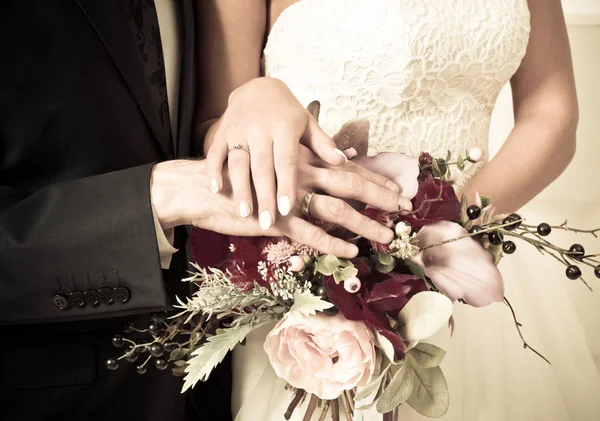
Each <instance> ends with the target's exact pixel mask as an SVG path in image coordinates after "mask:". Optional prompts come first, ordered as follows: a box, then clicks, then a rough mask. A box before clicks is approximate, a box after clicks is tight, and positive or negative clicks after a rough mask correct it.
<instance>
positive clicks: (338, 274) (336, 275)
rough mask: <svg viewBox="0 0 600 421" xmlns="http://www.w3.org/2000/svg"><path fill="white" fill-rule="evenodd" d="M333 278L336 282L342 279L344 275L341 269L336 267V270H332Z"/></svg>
mask: <svg viewBox="0 0 600 421" xmlns="http://www.w3.org/2000/svg"><path fill="white" fill-rule="evenodd" d="M333 280H334V281H335V283H336V284H339V283H340V282H343V281H344V275H343V274H342V269H340V268H337V269H336V270H334V271H333Z"/></svg>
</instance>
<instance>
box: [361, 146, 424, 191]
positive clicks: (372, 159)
mask: <svg viewBox="0 0 600 421" xmlns="http://www.w3.org/2000/svg"><path fill="white" fill-rule="evenodd" d="M352 162H354V163H355V164H357V165H360V166H361V167H363V168H366V169H367V170H369V171H373V172H376V173H378V174H381V175H383V176H384V177H387V178H389V179H390V180H392V181H393V182H394V183H396V184H397V185H398V186H399V187H400V195H401V196H402V197H403V198H406V199H408V200H412V199H413V198H414V197H415V196H416V195H417V191H418V190H419V180H418V177H419V160H418V159H417V158H413V157H410V156H408V155H404V154H400V153H394V152H382V153H379V154H377V155H373V156H359V157H357V158H354V159H353V160H352Z"/></svg>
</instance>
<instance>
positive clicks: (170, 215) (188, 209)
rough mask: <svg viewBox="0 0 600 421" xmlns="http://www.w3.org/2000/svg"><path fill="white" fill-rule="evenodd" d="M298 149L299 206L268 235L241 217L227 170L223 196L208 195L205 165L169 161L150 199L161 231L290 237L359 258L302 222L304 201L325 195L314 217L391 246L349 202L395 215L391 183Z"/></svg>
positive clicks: (157, 172) (158, 169) (313, 206)
mask: <svg viewBox="0 0 600 421" xmlns="http://www.w3.org/2000/svg"><path fill="white" fill-rule="evenodd" d="M297 148H299V152H298V162H299V167H298V171H299V177H298V186H297V190H296V191H295V192H294V193H295V194H294V196H295V197H296V201H295V202H294V204H293V206H292V207H291V209H290V212H289V214H288V215H286V216H282V217H280V218H278V219H277V221H276V222H275V223H274V224H273V225H272V226H271V227H270V228H269V229H267V230H266V231H265V230H263V229H262V228H261V227H260V225H259V222H258V218H257V217H256V216H255V215H252V216H251V217H248V218H240V217H239V214H238V212H237V201H236V200H235V199H234V195H233V190H232V186H231V184H230V182H229V180H228V177H227V169H226V168H225V169H224V170H223V178H222V180H223V184H222V190H221V194H218V195H216V194H213V193H212V192H210V190H209V179H208V178H207V176H206V167H207V163H206V162H205V161H167V162H163V163H160V164H157V165H156V166H155V168H154V171H153V176H152V187H151V196H152V203H153V205H154V208H155V211H156V215H157V217H158V218H159V221H160V222H161V225H163V228H170V227H172V226H176V225H184V224H188V225H194V226H197V227H199V228H203V229H207V230H210V231H215V232H219V233H222V234H228V235H239V236H248V237H254V236H261V235H267V236H286V237H289V238H291V239H293V240H296V241H298V242H300V243H302V244H306V245H307V246H310V247H312V248H315V249H317V250H319V251H321V252H323V253H331V254H335V255H336V256H339V257H348V258H351V257H354V256H356V254H357V253H358V249H357V248H356V246H355V245H353V244H350V243H348V242H346V241H343V240H341V239H339V238H336V237H333V236H331V235H329V234H328V233H326V232H325V231H324V230H322V229H321V228H319V227H317V226H315V225H313V224H311V223H309V222H307V221H306V220H305V219H304V218H303V216H304V215H303V214H302V205H303V202H304V199H305V197H306V195H307V194H308V193H310V192H314V191H318V192H324V193H326V194H314V195H313V196H312V199H311V200H310V203H309V208H308V212H309V214H310V216H312V217H314V218H317V219H319V220H322V221H326V222H331V223H333V224H337V225H340V226H342V227H344V228H346V229H348V230H350V231H352V232H354V233H356V234H359V235H361V236H363V237H365V238H368V239H370V240H373V241H377V242H380V243H385V244H387V243H389V242H390V241H392V239H393V236H394V234H393V232H392V230H390V229H389V228H387V227H385V226H383V225H380V224H379V223H377V222H375V221H373V220H372V219H370V218H368V217H366V216H364V215H362V214H361V213H359V212H358V211H356V210H355V209H354V208H353V207H352V206H351V205H349V204H348V203H347V202H346V201H345V200H356V201H359V202H362V203H367V204H369V205H371V206H374V207H377V208H379V209H383V210H388V211H395V210H397V209H398V203H399V201H400V200H401V199H400V197H399V195H398V193H397V192H396V191H394V190H391V189H389V188H386V187H385V186H387V185H389V184H392V183H391V182H390V181H389V180H388V179H386V178H385V177H383V176H380V175H378V174H375V173H372V172H370V171H368V170H365V169H362V168H360V167H358V166H356V165H354V164H353V163H351V162H348V163H346V164H345V165H342V166H331V165H328V164H325V163H324V162H323V161H322V160H320V159H318V158H317V157H316V156H315V155H314V154H313V153H312V152H311V151H310V150H309V149H308V148H306V147H304V146H302V145H300V146H297ZM332 196H335V197H332ZM344 199H345V200H344ZM250 200H252V199H250Z"/></svg>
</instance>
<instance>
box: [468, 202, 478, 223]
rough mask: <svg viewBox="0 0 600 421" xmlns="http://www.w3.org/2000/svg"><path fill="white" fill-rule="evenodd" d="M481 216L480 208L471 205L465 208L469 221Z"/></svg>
mask: <svg viewBox="0 0 600 421" xmlns="http://www.w3.org/2000/svg"><path fill="white" fill-rule="evenodd" d="M479 215H481V208H480V207H479V206H477V205H471V206H469V207H468V208H467V216H468V217H469V219H470V220H473V219H477V218H479Z"/></svg>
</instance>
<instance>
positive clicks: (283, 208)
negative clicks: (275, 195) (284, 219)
mask: <svg viewBox="0 0 600 421" xmlns="http://www.w3.org/2000/svg"><path fill="white" fill-rule="evenodd" d="M291 210H292V199H290V198H289V196H281V197H280V198H279V213H280V214H281V215H283V216H286V215H287V214H288V213H290V211H291Z"/></svg>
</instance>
